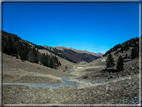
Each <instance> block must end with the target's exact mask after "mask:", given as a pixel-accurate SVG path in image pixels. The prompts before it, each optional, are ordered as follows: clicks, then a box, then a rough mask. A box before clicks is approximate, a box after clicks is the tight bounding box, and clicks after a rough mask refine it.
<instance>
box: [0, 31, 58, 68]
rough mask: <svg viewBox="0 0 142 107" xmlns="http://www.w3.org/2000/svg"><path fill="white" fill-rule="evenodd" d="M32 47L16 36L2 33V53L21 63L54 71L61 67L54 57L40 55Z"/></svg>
mask: <svg viewBox="0 0 142 107" xmlns="http://www.w3.org/2000/svg"><path fill="white" fill-rule="evenodd" d="M33 45H34V44H33ZM34 46H35V45H34ZM34 46H31V45H30V44H29V43H28V42H27V41H24V40H22V39H21V38H19V37H18V36H17V35H14V34H10V33H7V32H5V31H2V51H3V53H6V54H8V55H11V56H16V58H20V59H21V60H22V61H25V60H28V61H30V62H34V63H40V64H43V65H44V66H47V67H50V68H54V69H56V68H57V67H59V66H61V63H60V61H59V59H58V58H57V57H56V56H53V55H48V54H42V53H40V52H39V51H38V49H37V48H36V47H34Z"/></svg>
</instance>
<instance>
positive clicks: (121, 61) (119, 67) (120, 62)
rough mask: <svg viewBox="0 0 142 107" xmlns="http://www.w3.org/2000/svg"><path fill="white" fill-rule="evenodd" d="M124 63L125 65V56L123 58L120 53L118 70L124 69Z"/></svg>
mask: <svg viewBox="0 0 142 107" xmlns="http://www.w3.org/2000/svg"><path fill="white" fill-rule="evenodd" d="M123 65H124V64H123V58H122V56H121V55H120V56H119V58H118V60H117V70H118V71H122V70H124V67H123Z"/></svg>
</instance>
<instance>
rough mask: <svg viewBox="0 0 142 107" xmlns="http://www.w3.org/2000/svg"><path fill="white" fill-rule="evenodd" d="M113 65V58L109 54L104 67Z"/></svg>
mask: <svg viewBox="0 0 142 107" xmlns="http://www.w3.org/2000/svg"><path fill="white" fill-rule="evenodd" d="M114 66H115V63H114V59H113V57H112V55H111V54H109V55H108V58H107V60H106V67H107V68H109V67H114Z"/></svg>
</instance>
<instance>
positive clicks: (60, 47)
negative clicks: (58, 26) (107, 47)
mask: <svg viewBox="0 0 142 107" xmlns="http://www.w3.org/2000/svg"><path fill="white" fill-rule="evenodd" d="M55 48H56V49H58V50H64V49H68V50H69V49H70V50H73V51H75V52H77V53H86V54H91V55H95V56H98V57H101V56H102V55H103V54H102V53H93V52H90V51H87V50H77V49H74V48H72V47H70V48H67V47H64V46H57V47H55Z"/></svg>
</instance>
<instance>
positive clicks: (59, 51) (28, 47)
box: [2, 31, 103, 68]
mask: <svg viewBox="0 0 142 107" xmlns="http://www.w3.org/2000/svg"><path fill="white" fill-rule="evenodd" d="M9 41H10V42H9ZM9 45H10V47H9ZM2 46H3V52H4V53H7V54H9V55H17V57H20V58H22V59H23V60H31V57H33V56H32V55H30V54H33V52H35V56H37V57H38V58H32V61H33V62H41V59H42V60H43V57H46V56H45V55H44V52H43V51H39V50H46V51H48V53H52V55H50V56H48V57H49V58H48V60H49V59H50V60H51V59H52V57H53V56H55V55H56V56H59V57H62V58H64V59H66V60H68V61H70V62H74V63H79V62H81V61H85V62H91V61H93V60H95V59H97V58H99V57H101V56H102V55H103V54H101V53H93V52H89V51H86V50H76V49H73V48H66V47H51V46H46V45H45V46H40V45H36V44H34V43H31V42H29V41H27V40H23V39H21V38H20V37H19V36H17V35H15V34H11V33H8V32H5V31H2ZM21 49H24V50H21ZM33 49H34V50H33ZM19 50H20V52H19ZM31 51H32V52H31ZM36 51H37V53H36ZM42 52H43V53H42ZM45 54H47V53H45ZM29 57H30V58H29ZM37 59H38V60H37ZM35 60H36V61H35ZM55 60H56V58H54V59H53V60H51V61H55ZM57 60H58V59H57ZM42 62H43V61H42ZM57 62H58V61H56V64H54V62H53V65H54V66H55V65H58V64H57ZM59 62H60V61H59ZM49 65H50V61H48V66H49ZM51 66H52V65H51ZM53 68H56V66H55V67H53Z"/></svg>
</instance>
